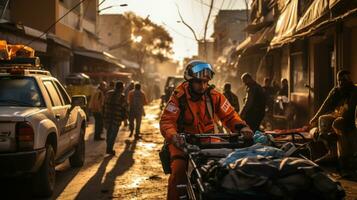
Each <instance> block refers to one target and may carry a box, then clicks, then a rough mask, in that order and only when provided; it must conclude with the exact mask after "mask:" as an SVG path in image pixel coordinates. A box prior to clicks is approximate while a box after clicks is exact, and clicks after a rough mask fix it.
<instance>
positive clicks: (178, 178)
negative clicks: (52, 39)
mask: <svg viewBox="0 0 357 200" xmlns="http://www.w3.org/2000/svg"><path fill="white" fill-rule="evenodd" d="M169 151H170V155H171V158H172V159H171V160H172V161H171V174H170V177H169V185H168V189H167V199H168V200H179V199H180V196H185V195H186V194H187V192H186V187H185V186H186V184H187V179H186V168H187V160H184V159H177V157H178V156H179V157H183V155H184V153H183V152H182V151H181V150H180V149H178V148H176V147H175V146H174V145H172V144H170V145H169ZM177 186H179V187H177Z"/></svg>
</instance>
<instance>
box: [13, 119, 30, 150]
mask: <svg viewBox="0 0 357 200" xmlns="http://www.w3.org/2000/svg"><path fill="white" fill-rule="evenodd" d="M16 136H17V142H18V149H19V150H32V149H33V143H34V131H33V128H32V126H31V125H30V124H29V123H27V122H20V123H18V124H17V125H16Z"/></svg>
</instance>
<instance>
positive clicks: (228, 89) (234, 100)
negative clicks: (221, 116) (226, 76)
mask: <svg viewBox="0 0 357 200" xmlns="http://www.w3.org/2000/svg"><path fill="white" fill-rule="evenodd" d="M223 95H224V96H225V97H226V98H227V99H228V101H229V103H230V104H231V105H232V106H233V108H234V110H235V111H236V112H237V113H238V112H239V109H240V108H239V101H238V97H237V95H235V94H234V93H233V92H232V86H231V84H230V83H226V84H224V89H223Z"/></svg>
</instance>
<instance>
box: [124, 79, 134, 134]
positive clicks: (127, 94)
mask: <svg viewBox="0 0 357 200" xmlns="http://www.w3.org/2000/svg"><path fill="white" fill-rule="evenodd" d="M134 85H135V84H134V81H130V83H129V84H126V86H125V89H124V96H125V99H126V101H128V96H129V92H130V91H131V90H133V89H134ZM128 124H129V122H128V119H126V120H124V126H125V127H127V126H128Z"/></svg>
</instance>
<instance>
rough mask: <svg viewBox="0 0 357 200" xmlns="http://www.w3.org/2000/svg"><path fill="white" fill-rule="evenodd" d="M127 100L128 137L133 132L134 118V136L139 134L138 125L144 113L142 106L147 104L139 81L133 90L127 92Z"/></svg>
mask: <svg viewBox="0 0 357 200" xmlns="http://www.w3.org/2000/svg"><path fill="white" fill-rule="evenodd" d="M128 101H129V128H130V137H131V136H132V135H133V133H134V120H135V137H139V135H140V126H141V119H142V116H143V115H145V111H144V106H145V105H147V103H148V102H147V99H146V96H145V93H144V92H143V91H142V90H141V85H140V84H139V83H137V84H135V86H134V90H131V91H130V92H129V94H128Z"/></svg>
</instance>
